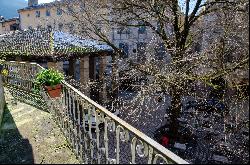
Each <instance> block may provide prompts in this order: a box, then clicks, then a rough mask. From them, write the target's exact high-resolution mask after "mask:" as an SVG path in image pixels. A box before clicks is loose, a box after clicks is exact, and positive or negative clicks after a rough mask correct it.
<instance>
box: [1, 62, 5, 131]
mask: <svg viewBox="0 0 250 165" xmlns="http://www.w3.org/2000/svg"><path fill="white" fill-rule="evenodd" d="M2 68H3V66H2V65H1V64H0V128H1V123H2V119H3V112H4V106H5V97H4V89H3V79H2Z"/></svg>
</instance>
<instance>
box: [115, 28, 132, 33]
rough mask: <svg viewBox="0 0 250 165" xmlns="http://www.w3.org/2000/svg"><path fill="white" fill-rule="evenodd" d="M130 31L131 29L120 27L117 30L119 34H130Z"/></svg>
mask: <svg viewBox="0 0 250 165" xmlns="http://www.w3.org/2000/svg"><path fill="white" fill-rule="evenodd" d="M129 33H130V30H129V28H125V27H120V28H118V30H117V34H129Z"/></svg>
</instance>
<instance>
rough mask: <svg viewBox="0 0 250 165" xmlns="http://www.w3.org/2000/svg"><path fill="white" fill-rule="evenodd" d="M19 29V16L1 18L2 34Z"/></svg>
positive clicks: (0, 32)
mask: <svg viewBox="0 0 250 165" xmlns="http://www.w3.org/2000/svg"><path fill="white" fill-rule="evenodd" d="M18 29H19V18H11V19H4V18H3V17H1V18H0V34H5V33H9V32H11V31H15V30H18Z"/></svg>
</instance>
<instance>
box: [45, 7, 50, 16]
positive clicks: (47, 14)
mask: <svg viewBox="0 0 250 165" xmlns="http://www.w3.org/2000/svg"><path fill="white" fill-rule="evenodd" d="M46 16H47V17H49V16H50V10H49V9H47V10H46Z"/></svg>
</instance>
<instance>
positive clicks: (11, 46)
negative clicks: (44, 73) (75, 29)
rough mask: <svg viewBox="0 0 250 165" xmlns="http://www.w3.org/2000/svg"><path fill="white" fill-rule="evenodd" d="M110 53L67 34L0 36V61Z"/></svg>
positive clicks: (97, 44) (27, 32)
mask: <svg viewBox="0 0 250 165" xmlns="http://www.w3.org/2000/svg"><path fill="white" fill-rule="evenodd" d="M100 52H112V48H111V47H110V46H108V45H105V44H102V43H100V42H97V41H94V40H89V39H83V38H81V37H78V36H74V35H71V34H68V33H64V32H59V31H51V32H49V31H48V30H25V31H16V32H12V33H8V34H4V35H0V59H1V58H3V57H8V56H14V55H16V56H23V57H31V58H32V57H39V58H52V59H58V58H64V59H65V58H66V59H67V58H69V57H70V56H73V55H78V56H80V55H84V54H96V53H100Z"/></svg>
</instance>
